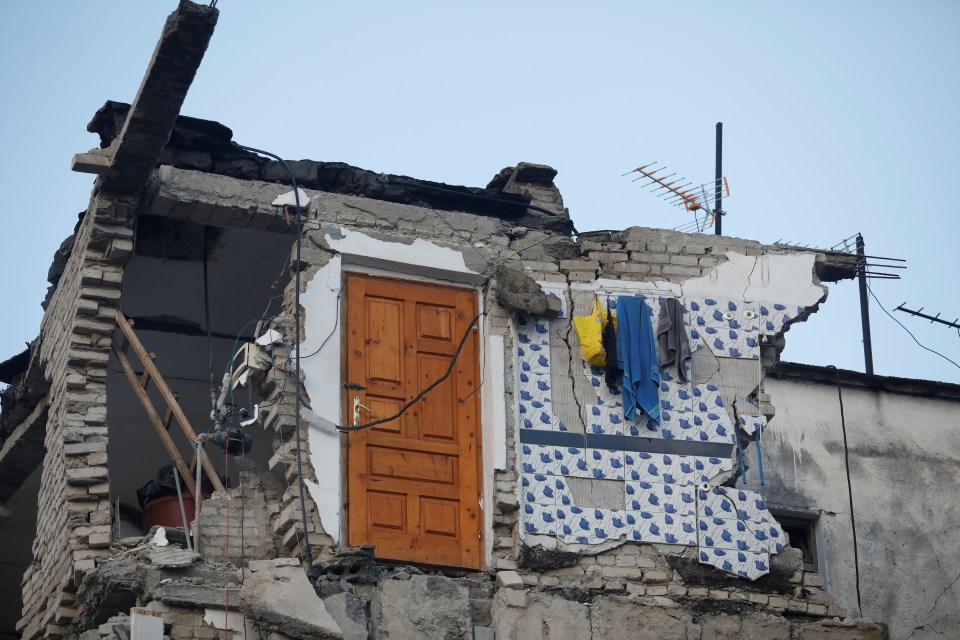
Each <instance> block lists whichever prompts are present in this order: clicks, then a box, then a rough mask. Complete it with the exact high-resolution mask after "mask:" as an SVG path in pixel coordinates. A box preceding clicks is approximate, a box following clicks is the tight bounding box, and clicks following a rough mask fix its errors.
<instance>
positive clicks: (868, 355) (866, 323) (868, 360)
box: [857, 233, 873, 376]
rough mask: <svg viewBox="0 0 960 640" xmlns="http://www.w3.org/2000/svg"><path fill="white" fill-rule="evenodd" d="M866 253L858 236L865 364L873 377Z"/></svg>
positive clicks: (868, 372) (858, 269)
mask: <svg viewBox="0 0 960 640" xmlns="http://www.w3.org/2000/svg"><path fill="white" fill-rule="evenodd" d="M866 262H867V258H866V252H865V251H864V243H863V235H862V234H859V233H858V234H857V271H858V272H859V273H858V276H857V285H858V286H859V288H860V325H861V329H862V331H863V362H864V368H865V370H866V372H867V375H869V376H872V375H873V343H872V341H871V340H870V301H869V300H868V299H867V274H866V270H867V268H866V266H865V265H866Z"/></svg>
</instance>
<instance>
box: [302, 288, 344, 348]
mask: <svg viewBox="0 0 960 640" xmlns="http://www.w3.org/2000/svg"><path fill="white" fill-rule="evenodd" d="M342 293H343V287H340V291H337V309H336V312H335V313H334V316H333V329H330V333H329V334H327V337H326V338H324V339H323V342H321V343H320V346H319V347H317V350H316V351H314V352H313V353H310V354H308V355H305V356H303V359H304V360H306V359H307V358H312V357H313V356H315V355H317V354H318V353H320V352H321V351H322V350H323V348H324V347H325V346H327V342H328V341H329V340H330V338H332V337H333V334H334V333H336V331H337V326H338V325H339V324H340V294H342Z"/></svg>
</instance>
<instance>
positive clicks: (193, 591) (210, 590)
mask: <svg viewBox="0 0 960 640" xmlns="http://www.w3.org/2000/svg"><path fill="white" fill-rule="evenodd" d="M224 589H225V587H223V586H221V585H207V584H192V583H188V582H169V583H167V584H165V585H163V592H162V595H161V596H160V602H162V603H163V604H165V605H170V606H177V607H186V608H189V609H202V608H204V607H210V608H220V609H222V608H223V606H224V602H228V603H229V604H230V606H229V608H230V609H231V610H233V611H239V610H240V588H239V587H226V589H227V590H226V591H224ZM225 596H226V598H225Z"/></svg>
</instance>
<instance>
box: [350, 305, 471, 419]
mask: <svg viewBox="0 0 960 640" xmlns="http://www.w3.org/2000/svg"><path fill="white" fill-rule="evenodd" d="M485 315H487V312H486V311H481V312H480V313H478V314H477V315H476V316H475V317H474V318H473V320H472V321H471V322H470V325H469V326H468V327H467V330H466V331H464V332H463V337H462V338H460V344H458V345H457V350H456V351H454V352H453V358H451V360H450V366H449V367H447V372H446V373H444V374H443V375H442V376H441V377H439V378H437V379H436V380H434V381H433V382H431V383H430V384H429V385H428V386H427V388H425V389H424V390H423V391H421V392H420V393H418V394H417V395H416V396H414V397H413V399H411V400H410V401H409V402H407V403H406V404H405V405H403V406H402V407H400V410H399V411H397V412H396V413H395V414H393V415H392V416H390V417H388V418H379V419H377V420H374V421H373V422H367V423H365V424H358V425H355V426H352V427H347V426H344V425H342V424H338V425H337V429H339V430H340V431H360V430H362V429H369V428H370V427H375V426H377V425H378V424H383V423H385V422H392V421H393V420H396V419H397V418H399V417H400V416H402V415H403V414H404V413H405V412H406V411H407V409H409V408H410V407H412V406H413V405H415V404H416V403H417V402H419V401H420V399H421V398H422V397H423V396H425V395H427V394H428V393H430V392H431V391H433V390H434V389H435V388H436V387H437V385H439V384H440V383H441V382H443V381H444V380H446V379H447V378H449V377H450V374H451V373H453V367H454V365H456V364H457V358H459V357H460V352H461V351H463V345H465V344H466V343H467V338H469V337H470V332H471V331H472V330H473V327H474V326H476V324H477V321H478V320H480V318H481V317H483V316H485Z"/></svg>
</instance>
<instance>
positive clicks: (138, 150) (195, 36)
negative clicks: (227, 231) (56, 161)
mask: <svg viewBox="0 0 960 640" xmlns="http://www.w3.org/2000/svg"><path fill="white" fill-rule="evenodd" d="M218 16H219V11H218V10H217V9H216V8H212V7H208V6H205V5H200V4H194V3H193V2H187V1H182V2H181V3H180V6H179V7H177V9H176V11H174V12H173V13H171V14H170V16H169V17H168V18H167V22H166V24H165V25H164V27H163V34H162V35H161V36H160V40H159V42H157V47H156V49H155V50H154V52H153V58H152V59H151V60H150V66H149V67H148V69H147V72H146V75H145V76H144V78H143V83H142V84H141V85H140V91H139V92H138V93H137V97H136V98H135V99H134V101H133V104H132V106H131V107H130V112H129V114H128V115H127V120H126V122H125V123H124V125H123V129H122V130H121V131H120V135H119V136H118V137H117V139H116V141H115V142H114V144H113V147H114V149H115V152H114V161H113V166H112V167H111V169H110V171H109V172H108V173H107V174H106V175H104V176H103V177H102V180H103V182H102V184H101V188H102V190H103V191H107V192H113V193H118V194H136V193H139V192H140V190H142V189H143V187H144V185H145V184H146V182H147V178H148V177H149V176H150V174H151V173H152V172H153V170H154V167H156V165H157V161H158V160H159V159H160V153H161V152H162V151H163V148H164V146H166V144H167V142H168V141H169V140H170V134H171V133H172V131H173V127H174V125H175V124H176V120H177V116H178V115H180V107H181V106H183V101H184V99H185V98H186V96H187V90H189V88H190V84H191V83H192V82H193V77H194V75H196V73H197V68H198V67H199V66H200V61H201V60H203V54H204V52H205V51H206V49H207V45H208V44H209V43H210V37H211V36H212V35H213V30H214V27H215V26H216V24H217V17H218Z"/></svg>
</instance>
